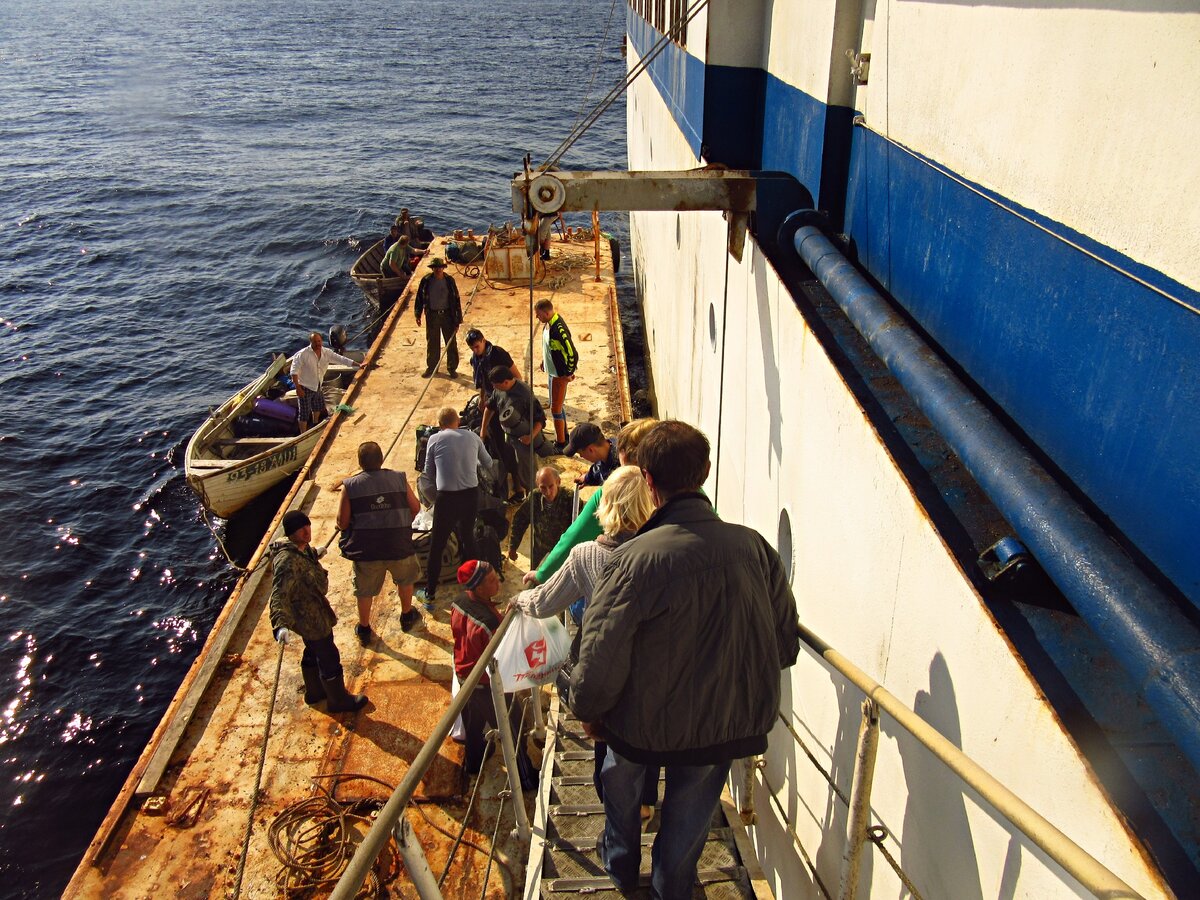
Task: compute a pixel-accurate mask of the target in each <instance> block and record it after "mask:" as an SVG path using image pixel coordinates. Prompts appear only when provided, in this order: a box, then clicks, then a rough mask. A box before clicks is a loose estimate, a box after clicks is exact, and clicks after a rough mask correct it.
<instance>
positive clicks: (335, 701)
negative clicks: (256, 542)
mask: <svg viewBox="0 0 1200 900" xmlns="http://www.w3.org/2000/svg"><path fill="white" fill-rule="evenodd" d="M283 533H284V534H285V535H286V536H287V538H286V540H282V541H275V542H274V543H272V544H271V546H270V548H269V551H268V552H269V554H270V559H271V601H270V609H271V631H272V633H273V634H274V635H275V640H277V641H279V643H281V644H288V643H290V642H291V639H292V637H293V636H295V635H300V639H301V640H303V641H304V655H303V656H301V657H300V672H301V673H302V674H303V676H304V702H305V703H307V704H309V705H310V706H311V705H313V704H315V703H319V702H321V701H322V700H328V701H329V706H328V707H327V708H328V710H329V711H330V712H354V711H356V710H359V709H362V708H363V707H364V706H365V705H366V703H367V698H366V697H365V696H364V695H362V694H350V693H348V692H347V691H346V683H345V680H344V677H343V672H342V658H341V655H340V654H339V653H338V649H337V645H336V644H335V643H334V642H333V626H334V625H336V624H337V615H336V614H335V613H334V611H333V607H332V606H330V605H329V598H328V596H327V595H328V592H329V573H328V572H326V571H325V568H324V567H323V566H322V565H321V563H320V559H321V557H322V556H323V555H324V549H318V548H316V547H314V546H313V545H312V523H311V522H310V521H309V518H308V516H307V515H305V514H304V513H303V512H301V511H300V510H298V509H293V510H289V511H288V512H286V513H284V516H283Z"/></svg>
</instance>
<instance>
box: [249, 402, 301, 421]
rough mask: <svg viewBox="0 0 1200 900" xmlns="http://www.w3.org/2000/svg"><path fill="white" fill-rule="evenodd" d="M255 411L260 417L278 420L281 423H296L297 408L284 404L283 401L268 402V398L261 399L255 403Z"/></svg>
mask: <svg viewBox="0 0 1200 900" xmlns="http://www.w3.org/2000/svg"><path fill="white" fill-rule="evenodd" d="M254 411H255V412H256V413H258V415H260V416H266V417H267V418H269V419H278V420H279V421H281V422H295V421H296V407H294V406H292V405H291V404H290V403H284V402H283V401H282V400H268V399H267V398H266V397H259V398H258V399H257V400H255V401H254Z"/></svg>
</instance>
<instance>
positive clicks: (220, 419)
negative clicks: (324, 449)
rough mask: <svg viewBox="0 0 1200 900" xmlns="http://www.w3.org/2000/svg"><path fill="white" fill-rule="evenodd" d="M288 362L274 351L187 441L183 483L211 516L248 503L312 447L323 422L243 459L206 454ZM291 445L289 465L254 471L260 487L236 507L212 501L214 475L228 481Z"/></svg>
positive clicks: (296, 466) (292, 469) (294, 466)
mask: <svg viewBox="0 0 1200 900" xmlns="http://www.w3.org/2000/svg"><path fill="white" fill-rule="evenodd" d="M288 361H289V359H288V357H287V356H285V355H284V354H277V355H276V356H275V357H274V359H272V361H271V364H270V365H269V366H268V367H267V370H266V372H265V373H263V374H262V375H260V376H259V377H257V378H256V379H254V380H253V381H251V382H250V383H249V384H247V385H246V386H245V387H243V388H242V389H241V390H239V391H237V392H235V393H234V394H233V395H232V396H231V397H229V398H228V399H227V400H226V401H225V402H224V403H222V404H221V405H220V406H219V407H217V409H216V410H214V411H213V413H212V414H211V415H210V416H209V417H208V418H207V419H206V420H205V421H204V423H203V424H202V425H201V426H200V427H199V428H198V429H196V432H195V434H193V435H192V438H191V440H189V441H188V445H187V449H186V451H185V453H184V472H185V473H186V477H187V482H188V484H189V485H190V486H191V487H192V489H193V490H194V491H195V492H196V493H197V494H199V495H200V500H201V502H202V503H203V504H204V506H205V508H206V509H208V510H209V511H210V512H212V513H214V514H215V515H218V516H221V517H222V518H228V517H229V516H231V515H233V513H235V512H237V510H238V509H241V507H242V506H244V505H245V504H246V503H248V502H249V501H250V499H253V497H255V496H257V495H258V494H260V493H262V491H265V490H266V489H267V488H269V487H271V486H272V485H274V484H277V483H278V482H279V481H281V480H283V478H286V477H287V476H288V475H291V474H292V473H293V472H295V471H297V470H298V469H299V468H300V467H301V466H302V465H303V464H304V461H305V460H306V459H307V458H308V455H309V454H310V453H311V452H312V449H313V447H315V446H316V442H317V438H318V437H319V436H320V433H321V429H322V428H323V427H324V425H325V423H324V422H320V423H318V424H316V425H314V426H313V427H311V428H308V429H306V430H304V431H302V432H300V433H299V434H297V435H293V436H291V437H282V438H279V439H278V441H277V442H276V441H272V443H271V444H269V445H268V446H266V447H264V448H263V449H262V450H260V451H259V452H257V453H254V454H252V455H250V456H248V457H245V458H244V459H221V458H219V457H216V455H215V454H213V455H206V454H209V453H210V452H211V449H212V447H213V446H215V445H216V443H217V442H218V441H220V440H222V438H220V435H221V434H222V433H223V432H224V431H225V429H226V427H227V426H228V425H229V424H230V423H232V421H233V420H234V419H236V418H237V417H238V416H240V415H244V414H245V413H246V412H247V411H248V410H249V409H251V408H252V406H253V403H254V401H255V400H257V399H258V398H259V397H262V396H265V394H266V390H267V388H268V387H269V386H270V384H271V383H272V382H273V381H274V380H275V378H276V376H277V375H278V374H279V373H280V372H281V371H282V370H283V368H284V366H286V365H287V363H288ZM339 368H342V367H339ZM249 440H257V439H249ZM306 443H307V444H308V446H307V447H305V446H304V444H306ZM293 447H294V448H295V449H296V455H295V459H294V460H293V461H292V464H291V465H288V464H284V465H281V466H276V467H274V468H271V469H267V470H264V471H263V472H260V473H256V474H258V475H261V476H262V477H261V479H260V480H261V481H262V482H263V484H262V487H261V489H260V490H258V491H255V492H253V493H251V494H249V495H248V497H247V499H245V500H244V501H242V502H240V503H238V505H237V506H235V507H233V508H229V506H228V505H225V504H222V503H221V502H220V501H219V500H216V501H214V500H213V498H212V496H211V492H210V490H209V487H210V486H212V485H215V484H216V479H217V478H224V479H225V480H226V481H228V480H229V476H231V475H233V474H235V473H236V472H238V471H239V470H242V469H251V468H256V467H258V466H259V465H260V464H262V463H264V462H265V461H267V460H269V459H270V458H271V457H272V456H273V455H275V454H278V453H280V452H286V451H288V450H290V449H291V448H293ZM248 477H249V478H250V479H253V478H254V477H255V476H254V475H251V476H248Z"/></svg>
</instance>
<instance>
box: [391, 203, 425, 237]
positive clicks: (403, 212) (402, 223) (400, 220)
mask: <svg viewBox="0 0 1200 900" xmlns="http://www.w3.org/2000/svg"><path fill="white" fill-rule="evenodd" d="M396 227H397V228H398V229H400V234H402V235H404V236H405V237H406V238H408V240H409V242H410V243H412V244H413V245H416V244H418V243H420V241H421V225H420V221H419V220H418V219H414V218H412V217H411V216H409V214H408V207H407V206H403V207H401V208H400V215H398V216H396Z"/></svg>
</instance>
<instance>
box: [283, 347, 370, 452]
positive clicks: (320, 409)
mask: <svg viewBox="0 0 1200 900" xmlns="http://www.w3.org/2000/svg"><path fill="white" fill-rule="evenodd" d="M334 363H338V364H339V365H343V366H357V367H358V368H360V369H361V368H364V367H365V366H366V363H365V362H361V363H360V362H356V361H355V360H353V359H350V358H349V357H347V356H342V355H341V354H340V353H334V352H333V351H332V350H326V349H325V347H324V339H323V338H322V337H321V335H320V333H319V332H316V331H314V332H313V333H312V334H310V335H309V336H308V346H307V347H305V348H304V349H303V350H301V351H300V352H299V353H297V354H296V355H295V356H293V357H292V370H291V375H292V383H293V384H295V386H296V397H297V398H298V399H299V401H300V411H299V415H298V418H299V419H300V422H301V426H302V427H303V428H311V427H312V426H314V425H316V424H317V423H318V422H320V421H321V420H322V419H324V418H325V417H326V416H328V415H329V411H328V410H327V409H326V408H325V395H324V394H323V393H322V392H321V384H322V382H324V380H325V373H326V372H327V371H328V370H329V367H330V366H331V365H333V364H334Z"/></svg>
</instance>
